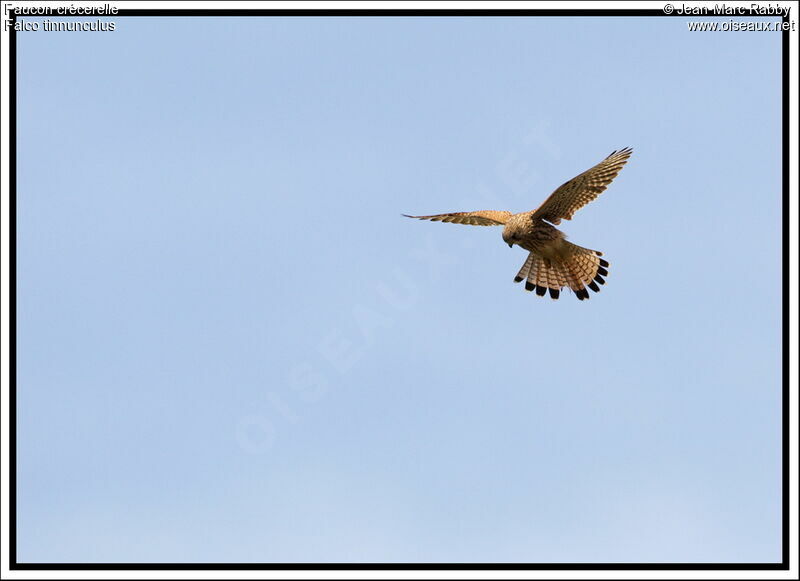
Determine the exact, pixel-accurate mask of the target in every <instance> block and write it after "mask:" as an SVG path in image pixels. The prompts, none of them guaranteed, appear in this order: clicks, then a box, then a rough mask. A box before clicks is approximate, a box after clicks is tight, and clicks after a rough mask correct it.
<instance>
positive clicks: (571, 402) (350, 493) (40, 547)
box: [17, 17, 781, 562]
mask: <svg viewBox="0 0 800 581" xmlns="http://www.w3.org/2000/svg"><path fill="white" fill-rule="evenodd" d="M116 23H117V24H116V30H115V31H114V32H111V33H44V32H38V33H22V34H19V35H18V43H19V44H18V47H19V56H18V59H19V60H18V81H19V84H18V132H19V136H18V171H19V173H18V184H19V185H18V192H17V195H18V198H17V200H18V213H17V220H18V222H17V225H18V240H17V243H18V245H17V252H18V272H17V289H18V305H17V307H18V311H17V313H18V330H17V340H18V374H17V394H18V410H17V412H18V424H19V425H18V453H19V460H18V479H19V481H18V502H19V504H18V544H19V550H18V558H19V560H20V561H21V562H47V561H62V562H69V561H80V562H109V561H110V562H113V561H131V562H148V561H155V562H161V561H179V562H204V561H219V562H225V561H229V562H281V561H287V562H334V561H346V562H370V561H391V562H437V561H439V562H470V561H484V562H548V561H550V562H603V561H613V562H672V561H680V562H703V561H712V562H747V561H750V562H767V561H779V560H780V557H781V554H780V522H781V518H780V517H781V506H780V483H781V479H780V441H781V437H780V390H781V385H780V361H781V355H780V354H781V342H780V336H781V335H780V329H781V319H780V301H781V263H780V242H781V231H780V224H781V201H780V199H781V198H780V195H781V179H780V175H781V174H780V170H781V165H780V159H781V156H780V132H781V117H780V103H781V100H780V99H781V96H780V35H778V34H774V33H690V32H688V31H687V27H686V21H685V20H684V19H681V18H652V19H647V18H591V19H583V18H411V17H408V18H328V19H326V18H220V19H212V18H162V19H157V18H120V19H118V20H117V21H116ZM625 146H632V147H633V148H634V154H633V157H632V158H631V161H630V162H629V163H628V165H626V166H625V168H624V169H623V171H622V173H621V174H620V175H619V177H618V178H617V180H616V181H615V182H614V183H613V184H612V185H611V187H610V188H609V189H608V190H607V191H606V192H605V193H604V194H603V195H602V196H601V197H600V198H599V199H598V200H597V201H596V202H594V203H592V204H591V205H589V206H587V207H585V208H584V209H583V210H581V211H580V212H579V213H578V214H576V216H575V218H574V219H573V220H572V221H571V222H563V223H562V224H561V227H562V229H563V230H564V231H565V232H566V233H567V234H568V235H569V237H570V239H571V240H572V241H573V242H575V243H577V244H580V245H584V246H587V247H590V248H596V249H599V250H602V251H603V252H604V253H605V257H606V258H608V260H609V261H610V263H611V267H610V269H609V270H610V275H609V277H608V284H607V285H606V286H605V287H604V288H603V289H602V292H601V293H600V294H598V295H592V298H591V300H589V301H583V302H581V301H578V300H576V299H575V297H574V296H572V295H571V293H565V294H564V295H563V296H562V298H561V300H559V301H551V300H550V299H541V298H538V297H537V296H535V295H534V294H531V293H526V292H524V291H523V289H522V288H521V286H520V285H514V284H513V283H512V278H513V276H514V274H515V273H516V272H517V270H518V269H519V267H520V266H521V264H522V262H523V261H524V258H525V254H524V252H523V251H521V250H520V249H518V248H515V249H513V250H509V249H508V248H507V247H506V245H505V244H503V241H502V239H501V236H500V234H501V230H500V229H496V228H474V227H468V226H458V225H451V224H435V223H427V222H418V221H412V220H408V219H406V218H402V217H401V213H410V214H425V213H438V212H447V211H459V210H475V209H509V210H512V211H525V210H529V209H532V208H534V207H536V206H537V205H538V204H539V203H540V202H541V201H542V200H543V199H544V198H545V197H546V196H547V195H548V194H549V193H550V192H551V191H552V190H553V189H554V188H555V187H557V186H558V185H560V184H561V183H563V182H565V181H566V180H568V179H569V178H571V177H573V176H575V175H577V174H578V173H580V172H581V171H583V170H585V169H587V168H589V167H590V166H592V165H594V164H595V163H597V162H598V161H600V160H601V159H602V158H604V157H605V156H606V155H608V154H609V153H610V152H611V151H612V150H614V149H619V148H622V147H625Z"/></svg>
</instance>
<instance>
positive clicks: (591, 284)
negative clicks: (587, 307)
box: [588, 281, 600, 293]
mask: <svg viewBox="0 0 800 581" xmlns="http://www.w3.org/2000/svg"><path fill="white" fill-rule="evenodd" d="M588 286H589V288H590V289H592V290H593V291H594V292H596V293H599V292H600V287H599V286H597V283H596V282H594V281H592V282H590V283H589V285H588Z"/></svg>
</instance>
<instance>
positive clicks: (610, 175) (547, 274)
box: [403, 147, 633, 300]
mask: <svg viewBox="0 0 800 581" xmlns="http://www.w3.org/2000/svg"><path fill="white" fill-rule="evenodd" d="M631 153H633V150H632V149H631V148H629V147H626V148H625V149H620V150H619V151H614V152H612V153H611V155H609V156H608V157H607V158H605V159H604V160H603V161H601V162H600V163H598V164H597V165H596V166H594V167H593V168H591V169H588V170H586V171H585V172H583V173H582V174H580V175H579V176H577V177H574V178H572V179H571V180H569V181H568V182H567V183H565V184H564V185H562V186H561V187H559V188H557V189H556V191H554V192H553V193H552V194H550V197H549V198H547V199H546V200H545V201H544V203H543V204H542V205H541V206H539V207H538V208H536V209H535V210H533V211H531V212H521V213H519V214H512V213H511V212H507V211H505V210H480V211H477V212H453V213H450V214H435V215H432V216H409V215H408V214H403V215H404V216H406V217H407V218H418V219H420V220H433V221H434V222H452V223H454V224H469V225H471V226H505V227H504V228H503V240H504V241H505V242H506V244H508V246H509V247H510V248H513V246H514V244H516V245H518V246H521V247H522V248H524V249H525V250H527V251H528V252H529V254H528V258H527V259H526V260H525V264H523V265H522V268H521V269H520V270H519V273H517V276H515V277H514V282H522V281H523V280H524V281H525V290H527V291H536V294H537V295H539V296H540V297H541V296H544V295H545V293H548V292H549V293H550V297H551V298H553V299H557V298H558V297H559V294H560V292H561V289H562V288H564V287H569V288H570V289H571V290H572V291H573V292H574V293H575V296H576V297H578V298H579V299H580V300H584V299H588V298H589V291H587V290H586V288H587V287H588V288H590V289H592V290H593V291H594V292H600V287H599V286H597V285H598V284H601V285H602V284H605V282H606V281H605V279H604V278H603V277H604V276H608V270H607V269H608V262H607V261H605V260H604V259H602V258H600V257H601V256H603V253H602V252H598V251H597V250H589V249H588V248H583V247H581V246H578V245H576V244H572V243H571V242H567V237H566V235H565V234H564V233H563V232H562V231H561V230H559V229H558V228H556V227H555V226H554V224H555V225H558V224H560V223H561V220H571V219H572V215H573V214H574V213H575V212H576V211H577V210H579V209H581V208H582V207H583V206H585V205H586V204H588V203H589V202H591V201H592V200H594V199H595V198H596V197H597V196H599V195H600V194H601V193H602V192H604V191H605V189H606V188H607V187H608V185H609V184H610V183H611V182H612V181H613V179H614V178H615V177H617V174H618V173H619V172H620V170H621V169H622V166H623V165H625V163H627V161H628V158H629V157H630V156H631Z"/></svg>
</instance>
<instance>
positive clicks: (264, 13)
mask: <svg viewBox="0 0 800 581" xmlns="http://www.w3.org/2000/svg"><path fill="white" fill-rule="evenodd" d="M136 16H146V17H170V16H182V17H187V16H195V17H197V16H201V17H203V16H204V17H225V16H237V17H241V16H251V17H253V16H261V17H269V16H274V17H276V16H295V17H300V16H326V17H341V16H347V17H358V16H372V17H387V16H420V17H422V16H439V17H443V16H461V17H465V16H468V17H493V16H502V17H509V16H516V17H547V16H583V17H586V16H606V17H608V16H615V17H625V16H633V17H637V16H638V17H667V18H669V17H674V16H679V17H683V16H684V15H678V14H674V13H673V14H671V15H667V14H665V13H664V11H663V10H661V9H610V10H601V9H575V10H568V9H539V10H537V9H505V10H488V9H475V10H468V9H460V8H454V9H432V10H419V9H408V10H406V9H387V10H381V9H339V10H337V9H308V10H300V9H280V10H275V9H273V10H270V9H239V10H217V9H195V8H190V9H186V10H181V9H141V10H137V9H124V8H122V9H119V11H118V13H117V14H115V15H112V16H106V15H102V16H101V17H102V18H114V19H116V18H122V17H136ZM707 17H713V15H707ZM17 18H18V17H17V16H16V15H14V14H9V20H10V21H11V23H12V26H13V23H16V21H17ZM781 21H782V22H783V23H784V26H787V25H786V24H785V23H787V22H790V19H789V17H788V16H782V17H781ZM16 35H17V33H16V32H15V31H14V30H13V27H12V29H11V30H10V31H9V76H10V85H9V141H10V143H9V191H10V198H9V214H10V216H9V218H10V219H9V240H10V248H9V274H10V280H9V299H10V302H9V334H10V337H9V385H10V390H9V408H10V409H9V430H10V442H9V444H10V447H9V448H10V449H9V452H10V453H9V476H10V478H9V506H10V519H9V524H10V531H9V568H10V570H12V571H15V570H16V571H55V570H68V571H75V570H89V571H99V570H109V571H111V570H143V571H144V570H164V571H176V570H213V571H247V570H313V571H319V570H360V571H380V570H435V571H445V570H451V571H452V570H536V571H546V570H605V571H608V570H641V571H646V570H705V571H708V570H742V571H746V570H752V571H767V570H774V571H781V570H789V568H790V563H789V542H790V538H789V536H790V531H789V524H790V523H789V510H790V508H791V503H790V497H789V452H790V450H789V449H790V438H789V325H788V321H789V118H790V117H789V58H790V54H789V34H788V32H783V33H782V45H781V60H782V63H781V64H782V75H781V84H782V99H781V115H782V119H783V133H782V136H781V145H782V156H781V160H782V188H781V190H782V212H783V214H782V220H781V228H782V265H783V271H782V280H781V283H782V290H783V295H782V298H783V300H782V306H781V310H782V315H783V326H782V332H781V336H782V343H783V349H782V357H781V362H782V367H783V370H782V398H781V402H782V406H781V407H782V414H781V423H782V425H781V431H782V439H783V441H782V454H781V459H782V474H781V476H782V495H781V496H782V498H781V502H782V507H783V519H782V531H781V532H782V551H781V555H782V560H781V562H779V563H638V564H637V563H352V564H350V563H20V562H18V561H17V534H16V533H17V471H16V464H17V450H16V436H17V398H16V388H17V381H16V380H17V377H16V354H17V346H16V331H17V318H16V314H17V313H16V304H17V296H16V295H17V292H16V279H17V276H16V274H17V260H16V258H17V256H16V251H17V248H16V228H17V224H16V217H17V200H16V194H17V171H16V170H17V151H16V143H17V118H16V114H17V93H16V90H17V36H16ZM795 509H797V507H795Z"/></svg>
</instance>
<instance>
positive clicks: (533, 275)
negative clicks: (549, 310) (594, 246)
mask: <svg viewBox="0 0 800 581" xmlns="http://www.w3.org/2000/svg"><path fill="white" fill-rule="evenodd" d="M563 244H564V247H563V248H564V250H565V252H564V253H562V254H561V256H560V260H558V261H556V260H549V259H547V258H543V257H541V256H538V255H536V254H535V253H533V252H531V253H530V254H528V258H527V259H526V260H525V264H523V265H522V268H521V269H520V270H519V272H518V273H517V276H515V277H514V282H522V281H523V280H525V290H527V291H536V294H537V295H539V296H540V297H541V296H544V295H545V294H546V293H548V292H549V293H550V298H553V299H557V298H558V297H559V295H560V292H561V289H562V288H564V287H569V288H570V289H571V290H572V291H573V292H574V293H575V296H576V297H578V299H580V300H585V299H588V298H589V291H588V290H586V289H587V287H588V288H590V289H592V290H593V291H594V292H600V287H599V286H598V285H603V284H605V282H606V281H605V278H603V277H605V276H608V270H607V268H608V262H607V261H606V260H603V259H602V258H600V257H601V256H602V255H603V254H602V252H598V251H596V250H589V249H588V248H583V247H581V246H576V245H575V244H572V243H570V242H567V241H564V242H563ZM526 279H527V280H526Z"/></svg>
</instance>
